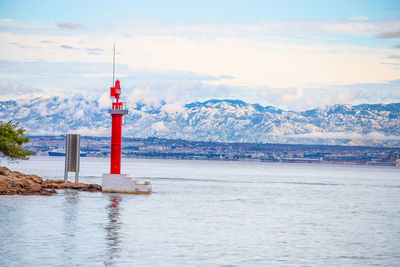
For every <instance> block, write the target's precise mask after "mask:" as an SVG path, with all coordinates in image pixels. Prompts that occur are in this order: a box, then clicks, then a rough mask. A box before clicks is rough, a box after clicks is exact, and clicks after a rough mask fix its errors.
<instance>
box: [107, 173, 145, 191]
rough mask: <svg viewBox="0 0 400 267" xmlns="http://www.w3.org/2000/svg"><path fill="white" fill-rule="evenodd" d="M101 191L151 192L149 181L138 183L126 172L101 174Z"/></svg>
mask: <svg viewBox="0 0 400 267" xmlns="http://www.w3.org/2000/svg"><path fill="white" fill-rule="evenodd" d="M102 187H103V189H102V191H103V192H105V193H125V194H151V189H152V188H151V184H150V182H144V183H143V184H141V183H139V182H138V181H136V180H135V179H133V178H131V177H129V176H128V175H127V174H103V181H102Z"/></svg>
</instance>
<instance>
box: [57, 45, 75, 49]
mask: <svg viewBox="0 0 400 267" xmlns="http://www.w3.org/2000/svg"><path fill="white" fill-rule="evenodd" d="M60 47H61V48H64V49H79V48H76V47H73V46H69V45H60Z"/></svg>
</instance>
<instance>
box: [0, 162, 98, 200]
mask: <svg viewBox="0 0 400 267" xmlns="http://www.w3.org/2000/svg"><path fill="white" fill-rule="evenodd" d="M56 189H74V190H81V191H88V192H101V186H100V185H97V184H85V183H71V182H64V181H63V180H49V179H47V180H45V181H43V178H42V177H39V176H37V175H34V174H23V173H21V172H16V171H11V170H10V169H8V168H6V167H0V195H15V194H18V195H44V196H50V195H53V194H56V193H57V191H56Z"/></svg>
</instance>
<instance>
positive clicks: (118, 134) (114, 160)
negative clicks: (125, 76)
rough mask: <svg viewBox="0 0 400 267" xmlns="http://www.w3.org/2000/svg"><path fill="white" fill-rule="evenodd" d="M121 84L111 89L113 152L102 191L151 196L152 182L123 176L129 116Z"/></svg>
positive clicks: (117, 83)
mask: <svg viewBox="0 0 400 267" xmlns="http://www.w3.org/2000/svg"><path fill="white" fill-rule="evenodd" d="M120 96H121V84H120V81H119V80H116V81H115V85H114V87H111V88H110V97H111V99H112V106H111V108H110V109H109V110H108V113H109V114H110V115H111V118H112V123H111V151H110V173H109V174H103V179H102V191H103V192H108V193H129V194H150V193H151V191H152V187H151V184H150V182H145V183H139V182H138V181H136V180H134V179H132V178H131V177H129V176H128V175H127V174H121V148H122V144H121V143H122V122H123V117H124V115H126V114H128V110H127V109H126V102H121V101H120Z"/></svg>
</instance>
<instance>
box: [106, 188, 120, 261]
mask: <svg viewBox="0 0 400 267" xmlns="http://www.w3.org/2000/svg"><path fill="white" fill-rule="evenodd" d="M121 201H122V197H121V196H120V195H111V196H110V204H109V205H108V206H106V208H107V212H108V224H107V226H106V227H105V230H106V246H107V255H106V258H105V261H104V265H106V266H114V265H115V263H116V260H117V259H118V257H119V253H120V251H121V237H120V230H121V222H120V217H119V215H120V203H121Z"/></svg>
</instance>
